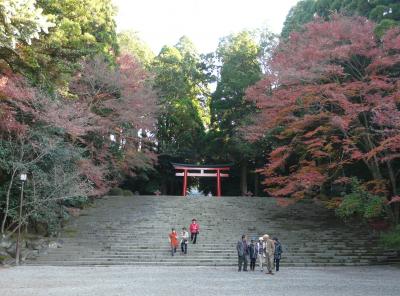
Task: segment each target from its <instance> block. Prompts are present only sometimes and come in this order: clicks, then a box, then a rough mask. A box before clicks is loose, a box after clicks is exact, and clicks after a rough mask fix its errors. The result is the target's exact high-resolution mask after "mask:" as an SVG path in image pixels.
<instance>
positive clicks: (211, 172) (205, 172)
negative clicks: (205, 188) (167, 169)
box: [172, 163, 231, 196]
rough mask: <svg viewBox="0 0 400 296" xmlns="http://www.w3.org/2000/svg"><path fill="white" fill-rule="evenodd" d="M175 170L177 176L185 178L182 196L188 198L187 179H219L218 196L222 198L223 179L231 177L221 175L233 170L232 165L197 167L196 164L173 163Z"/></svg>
mask: <svg viewBox="0 0 400 296" xmlns="http://www.w3.org/2000/svg"><path fill="white" fill-rule="evenodd" d="M172 165H173V167H174V168H175V171H176V172H175V176H178V177H183V188H182V196H186V189H187V177H217V196H221V178H224V177H229V174H226V173H221V171H223V172H226V171H229V170H230V168H231V165H230V164H216V165H195V164H182V163H172Z"/></svg>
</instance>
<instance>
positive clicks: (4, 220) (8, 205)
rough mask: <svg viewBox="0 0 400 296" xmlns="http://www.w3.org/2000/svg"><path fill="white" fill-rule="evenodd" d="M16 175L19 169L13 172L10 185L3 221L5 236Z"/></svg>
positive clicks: (2, 228)
mask: <svg viewBox="0 0 400 296" xmlns="http://www.w3.org/2000/svg"><path fill="white" fill-rule="evenodd" d="M16 173H17V169H16V168H14V169H13V172H12V174H11V179H10V184H8V188H7V193H6V205H5V208H4V217H3V221H2V222H1V234H3V235H4V233H5V226H6V221H7V217H8V210H9V208H10V195H11V188H12V186H13V183H14V178H15V175H16Z"/></svg>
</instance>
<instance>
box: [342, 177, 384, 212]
mask: <svg viewBox="0 0 400 296" xmlns="http://www.w3.org/2000/svg"><path fill="white" fill-rule="evenodd" d="M385 207H386V206H385V201H384V198H382V197H379V196H375V195H372V194H371V193H369V192H368V191H366V190H365V189H364V188H363V187H362V186H361V184H360V182H359V181H358V180H357V179H356V178H353V179H352V182H351V190H350V193H349V194H346V195H345V196H344V197H343V201H342V202H341V204H340V206H339V207H338V208H337V209H336V214H337V215H338V216H339V217H341V218H343V219H347V218H351V217H359V218H361V219H365V220H370V219H376V218H382V217H383V216H385Z"/></svg>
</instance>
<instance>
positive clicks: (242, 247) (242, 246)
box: [236, 234, 249, 271]
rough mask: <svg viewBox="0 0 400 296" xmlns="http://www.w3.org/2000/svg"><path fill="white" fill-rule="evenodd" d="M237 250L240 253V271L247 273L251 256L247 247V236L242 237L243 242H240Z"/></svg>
mask: <svg viewBox="0 0 400 296" xmlns="http://www.w3.org/2000/svg"><path fill="white" fill-rule="evenodd" d="M236 250H237V253H238V265H239V270H238V271H242V266H243V271H247V256H248V255H249V246H248V245H247V241H246V235H244V234H243V235H242V240H240V241H238V242H237V244H236Z"/></svg>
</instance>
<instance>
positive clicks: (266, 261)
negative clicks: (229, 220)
mask: <svg viewBox="0 0 400 296" xmlns="http://www.w3.org/2000/svg"><path fill="white" fill-rule="evenodd" d="M236 250H237V254H238V265H239V270H238V271H242V268H243V271H247V265H248V261H249V259H250V270H251V271H254V270H255V266H256V261H257V260H258V264H259V266H260V270H261V271H264V266H266V267H267V270H268V274H274V273H273V270H274V267H275V270H276V271H279V262H280V260H281V256H282V245H281V243H280V241H279V240H278V238H277V237H274V238H270V236H269V235H268V234H264V235H263V236H262V237H260V238H259V239H258V242H257V243H255V239H252V240H251V242H250V244H248V243H247V237H246V235H245V234H244V235H242V239H241V240H240V241H238V242H237V245H236Z"/></svg>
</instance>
